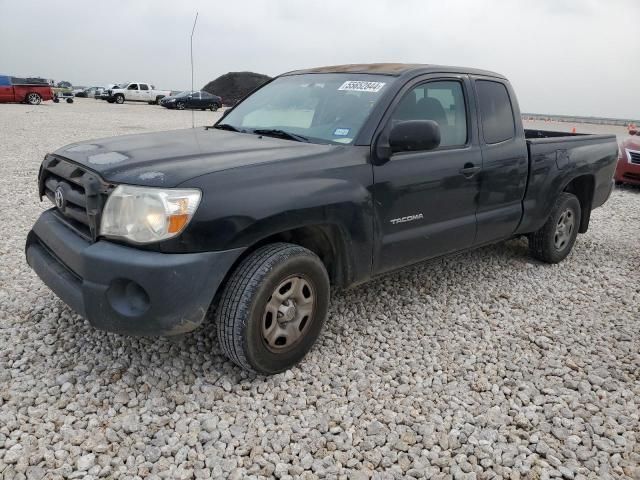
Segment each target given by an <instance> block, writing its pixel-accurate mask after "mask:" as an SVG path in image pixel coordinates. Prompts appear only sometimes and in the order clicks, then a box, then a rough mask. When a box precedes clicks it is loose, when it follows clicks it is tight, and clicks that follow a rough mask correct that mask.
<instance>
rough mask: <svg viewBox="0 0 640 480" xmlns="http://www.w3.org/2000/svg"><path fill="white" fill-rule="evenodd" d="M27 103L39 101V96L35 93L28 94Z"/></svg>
mask: <svg viewBox="0 0 640 480" xmlns="http://www.w3.org/2000/svg"><path fill="white" fill-rule="evenodd" d="M28 99H29V103H40V97H39V96H38V94H36V93H30V94H29V97H28Z"/></svg>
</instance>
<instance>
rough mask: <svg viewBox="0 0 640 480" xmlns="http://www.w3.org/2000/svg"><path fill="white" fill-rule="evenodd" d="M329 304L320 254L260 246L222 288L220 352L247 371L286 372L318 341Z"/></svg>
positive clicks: (283, 246)
mask: <svg viewBox="0 0 640 480" xmlns="http://www.w3.org/2000/svg"><path fill="white" fill-rule="evenodd" d="M328 305H329V277H328V275H327V271H326V269H325V267H324V265H323V263H322V261H321V260H320V259H319V258H318V256H317V255H315V254H314V253H313V252H311V251H310V250H307V249H306V248H303V247H300V246H298V245H293V244H288V243H275V244H271V245H266V246H264V247H261V248H259V249H258V250H256V251H255V252H253V253H252V254H251V255H249V256H248V257H247V258H246V259H244V260H243V261H242V263H241V264H240V265H239V266H238V267H237V268H236V270H235V271H234V272H233V273H232V275H231V278H230V279H229V280H228V281H227V284H226V286H225V287H224V290H223V293H222V297H221V300H220V303H219V305H218V307H217V310H216V323H217V330H218V340H219V342H220V346H221V348H222V351H223V352H224V353H225V354H226V355H227V357H229V359H231V360H232V361H233V362H234V363H236V364H237V365H239V366H240V367H242V368H244V369H246V370H250V371H254V372H258V373H261V374H266V375H271V374H274V373H278V372H281V371H283V370H286V369H288V368H290V367H292V366H293V365H295V364H296V363H298V362H299V361H300V360H302V358H303V357H304V356H305V355H306V353H307V352H308V351H309V349H310V348H311V347H312V345H313V344H314V342H315V341H316V339H317V338H318V335H319V334H320V330H321V329H322V325H323V324H324V321H325V318H326V315H327V309H328Z"/></svg>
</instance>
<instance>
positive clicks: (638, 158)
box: [627, 150, 640, 165]
mask: <svg viewBox="0 0 640 480" xmlns="http://www.w3.org/2000/svg"><path fill="white" fill-rule="evenodd" d="M627 155H629V162H631V163H635V164H636V165H640V152H635V151H633V150H627Z"/></svg>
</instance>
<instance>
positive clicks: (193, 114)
mask: <svg viewBox="0 0 640 480" xmlns="http://www.w3.org/2000/svg"><path fill="white" fill-rule="evenodd" d="M197 21H198V12H197V11H196V18H195V19H194V20H193V28H192V29H191V93H193V33H194V32H195V31H196V22H197ZM195 127H196V121H195V110H194V109H193V108H192V109H191V128H195Z"/></svg>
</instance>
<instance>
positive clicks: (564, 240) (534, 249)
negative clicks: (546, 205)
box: [529, 192, 582, 263]
mask: <svg viewBox="0 0 640 480" xmlns="http://www.w3.org/2000/svg"><path fill="white" fill-rule="evenodd" d="M581 212H582V211H581V208H580V202H579V201H578V198H577V197H576V196H575V195H573V194H571V193H567V192H563V193H561V194H560V196H559V197H558V199H557V200H556V203H555V205H554V206H553V208H552V209H551V215H549V218H548V220H547V222H546V223H545V224H544V225H543V226H542V228H541V229H540V230H538V231H537V232H534V233H531V234H530V235H529V251H530V253H531V255H532V256H533V257H534V258H536V259H538V260H541V261H543V262H546V263H559V262H561V261H562V260H564V259H565V257H566V256H567V255H569V253H570V252H571V249H572V248H573V244H574V243H575V241H576V237H577V236H578V230H579V229H580V215H581ZM561 224H562V226H561Z"/></svg>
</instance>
